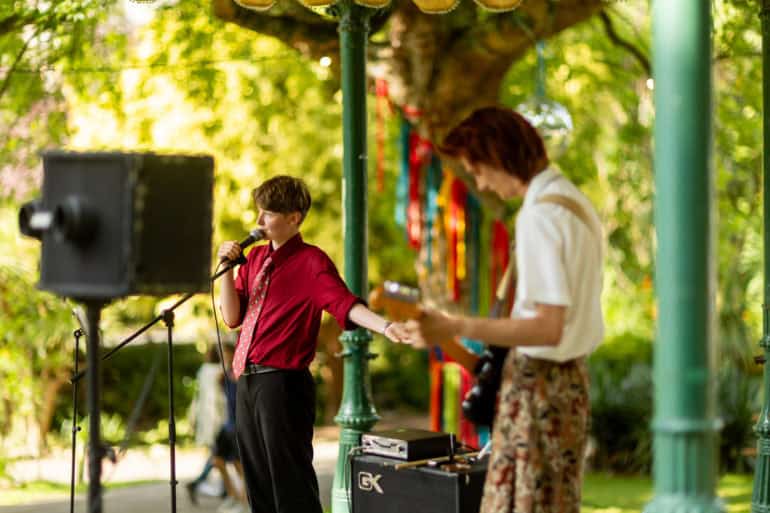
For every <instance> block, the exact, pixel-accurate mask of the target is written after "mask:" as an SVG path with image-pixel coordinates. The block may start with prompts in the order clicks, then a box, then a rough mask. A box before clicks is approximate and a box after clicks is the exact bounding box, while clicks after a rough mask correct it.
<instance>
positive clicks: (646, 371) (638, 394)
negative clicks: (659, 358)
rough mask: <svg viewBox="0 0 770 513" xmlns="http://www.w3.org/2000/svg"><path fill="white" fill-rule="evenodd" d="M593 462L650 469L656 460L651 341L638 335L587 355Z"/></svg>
mask: <svg viewBox="0 0 770 513" xmlns="http://www.w3.org/2000/svg"><path fill="white" fill-rule="evenodd" d="M588 366H589V372H590V376H591V393H590V397H591V435H592V436H593V437H594V439H595V441H596V453H595V454H594V455H593V462H592V465H593V466H594V467H595V468H598V469H604V470H609V471H613V472H620V473H637V472H648V471H649V469H650V465H651V462H652V434H651V433H650V422H651V421H652V344H651V343H650V341H649V340H648V339H643V338H641V337H638V336H635V335H633V334H626V335H621V336H618V337H616V338H613V339H611V340H608V341H606V342H605V343H604V344H602V346H600V347H599V349H598V350H597V351H596V352H595V353H593V354H592V355H591V356H590V358H589V359H588Z"/></svg>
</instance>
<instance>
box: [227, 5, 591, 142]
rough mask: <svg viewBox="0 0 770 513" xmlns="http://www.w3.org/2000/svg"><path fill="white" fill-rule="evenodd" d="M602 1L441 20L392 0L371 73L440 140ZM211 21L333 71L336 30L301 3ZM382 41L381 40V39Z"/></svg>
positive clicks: (470, 10) (464, 8)
mask: <svg viewBox="0 0 770 513" xmlns="http://www.w3.org/2000/svg"><path fill="white" fill-rule="evenodd" d="M602 5H603V3H602V0H561V1H560V2H556V3H554V2H552V1H549V0H525V1H524V2H523V3H522V5H521V7H519V9H517V10H516V11H514V12H513V13H502V14H494V13H489V12H482V11H481V9H480V8H478V7H476V5H475V4H474V3H473V2H471V1H470V0H463V2H461V3H460V5H459V6H458V8H457V9H455V10H454V11H452V12H451V13H448V14H444V15H428V14H424V13H422V12H420V11H419V10H418V9H417V7H416V6H415V5H414V4H413V3H412V2H411V0H397V1H394V2H393V4H392V5H391V8H390V10H389V11H381V12H379V13H377V14H376V15H375V16H374V17H373V18H372V22H371V25H372V34H375V33H377V32H378V31H379V30H380V29H383V30H384V31H385V34H386V36H387V37H386V41H384V42H383V41H382V37H378V38H375V40H374V41H373V42H371V43H370V55H369V72H370V74H371V75H373V76H376V77H378V78H384V79H385V80H387V81H388V86H389V87H388V90H389V94H390V97H391V99H392V100H393V102H394V103H395V104H396V105H397V106H399V107H402V108H403V107H405V106H409V107H410V110H412V111H417V112H419V113H420V114H419V116H417V117H416V118H415V119H414V121H415V124H416V125H417V129H418V130H420V132H421V133H423V134H424V135H426V136H428V137H429V138H430V139H431V140H434V141H436V140H438V139H439V138H440V137H441V136H443V134H445V133H446V132H447V131H448V129H449V128H451V127H452V126H453V125H454V124H455V123H457V122H458V121H459V120H460V119H462V118H463V117H464V116H466V115H467V114H468V113H469V112H471V111H472V110H474V109H476V108H478V107H480V106H482V105H489V104H494V103H497V100H498V97H499V90H500V84H501V83H502V80H503V78H504V76H505V74H506V72H507V71H508V69H509V68H510V66H511V64H512V63H513V62H515V61H516V60H517V59H519V58H520V57H521V56H522V55H523V54H524V53H525V52H526V51H527V49H528V48H530V47H531V46H533V45H534V44H535V42H536V40H537V39H545V38H548V37H550V36H552V35H554V34H556V33H557V32H560V31H562V30H564V29H566V28H569V27H571V26H572V25H575V24H577V23H580V22H581V21H583V20H586V19H588V18H589V17H591V16H592V15H594V14H595V13H597V12H599V11H600V10H601V8H602ZM212 6H213V10H214V13H215V15H216V16H218V17H220V18H222V19H223V20H225V21H228V22H232V23H236V24H238V25H240V26H242V27H245V28H247V29H249V30H254V31H256V32H259V33H262V34H266V35H270V36H273V37H276V38H278V39H280V40H282V41H284V42H285V43H286V44H287V45H288V46H290V47H292V48H295V49H296V50H298V51H299V52H301V53H302V54H304V55H306V56H308V57H310V58H314V59H317V58H320V57H321V56H328V57H331V58H332V59H333V63H334V64H333V66H335V67H336V66H338V62H337V61H338V59H339V40H338V35H337V27H336V24H335V23H334V22H332V21H330V20H326V19H323V18H321V17H320V16H316V15H314V14H312V13H310V11H308V10H307V9H305V8H304V7H302V6H301V5H300V4H299V3H298V2H296V1H291V0H282V2H279V3H278V4H277V5H276V6H275V7H274V8H273V9H271V10H270V11H268V12H267V13H256V12H254V11H249V10H247V9H243V8H241V7H239V6H238V5H237V4H235V3H234V2H233V1H232V0H212ZM378 35H379V36H381V34H378Z"/></svg>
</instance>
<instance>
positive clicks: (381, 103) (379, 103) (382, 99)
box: [374, 78, 390, 192]
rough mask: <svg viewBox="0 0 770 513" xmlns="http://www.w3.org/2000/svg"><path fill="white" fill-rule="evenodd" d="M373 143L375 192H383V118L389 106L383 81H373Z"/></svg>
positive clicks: (386, 85) (386, 84)
mask: <svg viewBox="0 0 770 513" xmlns="http://www.w3.org/2000/svg"><path fill="white" fill-rule="evenodd" d="M374 89H375V93H376V103H375V133H374V137H375V141H376V144H377V154H376V159H377V160H376V162H377V192H383V191H384V190H385V131H386V128H385V116H386V113H387V110H388V107H389V105H390V100H389V99H388V82H387V81H386V80H385V79H382V78H378V79H377V80H375V88H374Z"/></svg>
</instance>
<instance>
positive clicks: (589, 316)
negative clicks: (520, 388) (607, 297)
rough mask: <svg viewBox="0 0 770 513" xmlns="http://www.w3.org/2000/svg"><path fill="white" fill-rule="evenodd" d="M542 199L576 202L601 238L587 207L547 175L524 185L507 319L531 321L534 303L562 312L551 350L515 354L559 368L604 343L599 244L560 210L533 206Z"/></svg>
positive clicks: (566, 184)
mask: <svg viewBox="0 0 770 513" xmlns="http://www.w3.org/2000/svg"><path fill="white" fill-rule="evenodd" d="M545 194H559V195H564V196H568V197H569V198H572V199H573V200H575V201H577V202H578V203H579V204H580V205H581V206H582V207H583V209H584V210H585V212H586V214H588V217H589V218H590V219H591V221H592V222H593V223H595V228H594V229H595V230H596V232H595V233H596V234H600V233H601V228H600V227H601V222H600V220H599V216H598V215H597V214H596V211H595V210H594V208H593V206H592V205H591V202H590V201H589V200H588V199H587V198H586V197H585V196H584V195H583V194H582V193H581V192H580V191H579V190H578V188H577V187H575V185H574V184H572V182H570V181H569V180H568V179H567V178H565V177H564V176H563V175H562V174H561V173H559V172H558V171H555V170H553V169H546V170H545V171H543V172H541V173H539V174H537V175H536V176H535V177H534V178H533V179H532V180H531V181H530V184H529V187H528V189H527V193H526V194H525V196H524V203H523V204H522V206H521V209H520V211H519V214H518V216H517V217H516V265H517V267H518V283H517V286H516V301H515V303H514V307H513V310H512V312H511V317H514V318H532V317H534V316H535V314H536V310H535V307H536V304H537V303H542V304H549V305H561V306H566V307H567V311H566V317H565V324H564V330H563V331H562V337H561V340H560V341H559V344H558V345H557V346H555V347H551V346H525V347H518V348H517V350H518V351H519V352H520V353H523V354H526V355H528V356H532V357H534V358H541V359H544V360H553V361H559V362H563V361H566V360H570V359H573V358H578V357H581V356H585V355H587V354H589V353H590V352H591V351H593V350H594V349H595V348H596V347H597V346H598V345H599V343H600V342H601V341H602V339H603V338H604V320H603V317H602V307H601V292H602V268H603V255H602V241H601V236H597V235H596V234H595V233H594V232H592V231H591V229H590V228H589V227H587V226H586V225H585V223H584V222H583V221H581V220H580V219H579V218H578V217H577V216H576V215H575V214H573V213H572V212H571V211H569V210H568V209H566V208H565V207H562V206H560V205H556V204H553V203H537V200H538V198H540V197H541V196H543V195H545Z"/></svg>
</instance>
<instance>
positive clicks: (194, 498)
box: [185, 481, 198, 506]
mask: <svg viewBox="0 0 770 513" xmlns="http://www.w3.org/2000/svg"><path fill="white" fill-rule="evenodd" d="M185 488H187V495H188V496H189V497H190V502H192V503H193V504H195V505H196V506H197V505H198V483H196V482H194V481H193V482H192V483H187V484H186V485H185Z"/></svg>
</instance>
